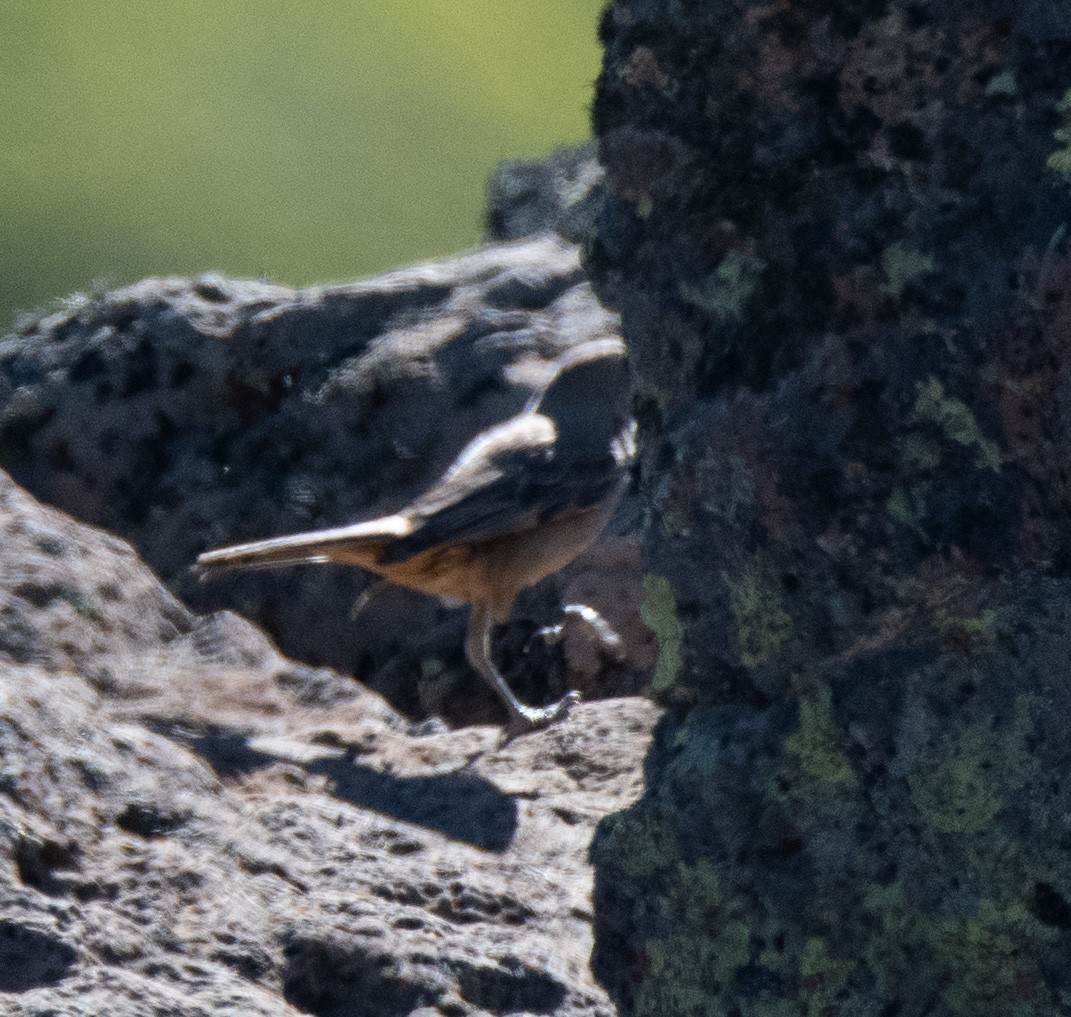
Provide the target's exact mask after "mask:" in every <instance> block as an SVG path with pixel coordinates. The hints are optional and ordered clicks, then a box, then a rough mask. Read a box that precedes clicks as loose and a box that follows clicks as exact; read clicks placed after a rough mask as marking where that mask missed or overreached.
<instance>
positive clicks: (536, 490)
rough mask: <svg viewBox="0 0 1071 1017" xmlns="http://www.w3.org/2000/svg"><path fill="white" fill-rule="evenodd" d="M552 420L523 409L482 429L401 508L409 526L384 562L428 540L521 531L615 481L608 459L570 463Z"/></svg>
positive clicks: (596, 495)
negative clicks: (441, 472) (429, 484)
mask: <svg viewBox="0 0 1071 1017" xmlns="http://www.w3.org/2000/svg"><path fill="white" fill-rule="evenodd" d="M556 439H557V430H556V428H555V426H554V423H553V421H551V420H550V419H548V418H547V417H545V416H542V415H541V414H538V413H525V414H521V415H520V416H518V417H514V418H513V419H512V420H508V421H506V422H505V423H503V424H501V425H499V426H498V427H495V428H493V429H492V430H490V431H487V432H485V433H484V434H482V435H480V436H479V437H478V438H476V439H475V440H474V441H473V442H472V443H471V444H470V445H468V446H467V447H466V448H465V450H464V451H463V452H462V453H461V455H460V456H459V457H458V459H457V461H456V462H455V463H454V465H453V466H452V467H451V468H450V470H449V471H448V472H447V473H446V475H445V476H444V477H443V478H442V480H441V481H439V483H437V484H436V485H435V486H434V487H433V488H431V489H430V490H429V491H428V492H427V493H426V494H424V495H422V496H421V497H420V498H418V499H417V500H416V501H415V502H414V503H413V504H412V506H411V507H410V509H409V510H408V511H407V513H406V515H407V516H408V518H409V519H410V521H411V522H412V524H413V532H412V533H411V534H410V535H408V536H404V537H401V538H400V539H398V540H395V541H393V542H392V543H391V544H390V545H389V546H388V547H387V548H386V550H385V551H384V554H383V557H382V558H381V561H382V562H383V563H384V564H389V563H391V562H399V561H405V560H406V559H407V558H410V557H412V556H413V555H415V554H419V553H420V552H421V551H425V550H427V549H428V548H430V547H435V546H437V545H440V544H452V543H457V542H462V541H468V540H488V539H491V538H494V537H498V536H505V535H507V534H510V533H523V532H524V531H526V530H529V529H532V528H533V527H535V526H538V525H539V524H540V523H541V522H542V521H544V520H546V519H549V518H553V517H554V516H557V515H560V514H561V513H562V512H565V511H567V510H568V509H569V508H572V507H575V508H583V507H586V506H588V505H591V504H594V503H595V502H597V501H599V500H601V499H602V498H603V497H607V496H609V495H610V494H611V493H612V491H613V490H614V487H615V486H616V485H617V484H618V483H619V482H620V473H619V471H618V470H617V469H616V468H615V467H614V463H613V461H612V459H610V458H609V457H608V458H607V463H606V464H605V466H604V465H603V464H591V463H570V462H569V461H568V456H567V451H568V450H563V449H560V448H559V447H558V445H557V442H556Z"/></svg>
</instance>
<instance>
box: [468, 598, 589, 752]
mask: <svg viewBox="0 0 1071 1017" xmlns="http://www.w3.org/2000/svg"><path fill="white" fill-rule="evenodd" d="M493 625H494V622H493V618H492V614H491V611H490V610H489V609H488V608H487V607H486V606H485V605H483V604H475V605H473V608H472V615H471V616H470V617H469V631H468V635H467V636H466V637H465V656H466V657H468V661H469V663H470V664H471V665H472V666H473V667H474V668H475V669H476V671H477V672H478V673H479V675H480V677H481V678H483V680H484V681H485V682H487V684H488V685H490V686H491V688H493V689H494V690H495V693H496V694H497V695H498V697H499V699H501V700H502V702H503V704H505V707H506V709H507V710H508V711H509V716H510V721H509V725H508V726H507V731H508V733H509V734H510V735H516V734H522V733H523V732H525V731H534V730H535V729H536V728H540V727H547V726H548V725H549V724H553V723H554V722H555V721H558V720H561V719H562V718H563V717H565V716H566V715H567V714H568V713H569V711H570V710H571V709H572V708H573V707H574V706H575V705H576V704H577V703H578V702H580V693H578V692H569V693H567V694H566V695H565V696H563V697H562V698H561V699H559V700H558V702H556V703H551V704H550V705H549V706H543V707H536V706H525V705H524V703H522V702H521V701H520V700H519V699H518V698H517V697H516V696H515V695H514V694H513V692H512V690H511V689H510V687H509V686H508V685H507V684H506V679H505V678H503V677H502V675H501V674H499V673H498V669H497V668H496V667H495V665H494V662H493V661H492V660H491V628H492V626H493Z"/></svg>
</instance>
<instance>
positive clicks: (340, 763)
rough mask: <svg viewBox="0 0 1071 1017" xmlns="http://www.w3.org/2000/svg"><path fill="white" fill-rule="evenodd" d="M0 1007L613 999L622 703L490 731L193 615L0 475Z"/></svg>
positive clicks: (500, 1005) (582, 1002)
mask: <svg viewBox="0 0 1071 1017" xmlns="http://www.w3.org/2000/svg"><path fill="white" fill-rule="evenodd" d="M0 536H2V539H0V1012H3V1013H4V1014H10V1015H12V1017H30V1015H39V1014H43V1013H50V1014H63V1015H65V1017H74V1015H86V1017H90V1015H92V1017H96V1015H100V1014H105V1013H106V1014H109V1015H114V1017H126V1015H129V1017H135V1015H136V1017H142V1015H146V1014H167V1015H169V1017H195V1015H196V1017H201V1015H203V1017H209V1015H211V1017H221V1015H228V1014H231V1015H234V1017H250V1015H258V1014H259V1015H272V1017H282V1015H297V1014H321V1015H332V1017H372V1015H375V1017H393V1015H397V1017H403V1015H413V1017H417V1015H419V1017H434V1015H444V1017H463V1015H481V1014H506V1013H533V1014H555V1015H576V1017H580V1015H585V1017H596V1015H600V1017H608V1015H610V1014H612V1013H613V1007H612V1006H611V1005H610V1003H609V1001H608V1000H607V998H606V996H605V994H604V993H603V991H602V990H601V989H600V988H599V987H598V986H597V985H595V984H594V983H593V982H592V980H591V976H590V973H589V971H588V963H587V962H588V954H589V951H590V947H591V933H590V922H591V911H590V899H589V896H590V870H589V869H588V867H587V865H586V863H585V860H584V859H585V846H586V844H587V842H588V840H589V838H590V836H591V832H592V829H593V827H594V824H595V822H596V821H597V820H598V819H599V818H600V817H601V816H603V815H604V814H606V813H607V812H609V811H612V810H616V809H620V808H621V807H623V806H624V805H626V804H628V802H629V801H630V800H631V799H632V798H634V796H635V795H636V794H637V793H638V791H639V787H640V763H641V760H642V756H643V753H644V749H645V745H646V742H647V739H648V735H649V731H650V727H651V724H652V722H653V719H654V712H655V711H654V708H653V707H652V706H650V705H649V704H647V703H645V702H644V701H642V700H638V699H631V700H606V701H604V702H600V703H594V704H591V705H585V706H582V707H580V708H578V710H577V711H576V713H575V714H574V715H573V716H572V717H570V719H569V721H568V722H567V723H566V724H564V725H562V726H559V727H557V728H554V729H552V730H550V731H546V732H541V733H539V734H536V735H532V736H527V737H525V738H522V739H519V740H517V741H515V742H513V743H511V744H509V745H508V746H505V747H501V748H500V747H499V735H500V732H499V731H498V730H497V729H495V728H490V727H487V728H469V729H466V730H463V731H453V732H451V731H448V730H447V729H446V728H445V726H444V725H442V724H441V723H434V722H426V723H424V724H423V725H418V726H413V725H412V724H410V723H409V722H408V721H406V720H404V719H403V718H402V717H401V716H399V714H397V713H396V712H395V711H394V710H393V709H391V708H390V707H389V706H388V705H387V704H386V703H385V702H384V701H383V700H382V699H381V698H380V697H379V696H377V695H375V694H374V693H371V692H369V691H367V690H365V689H363V688H362V687H361V686H360V685H359V684H357V683H356V682H354V681H353V680H352V679H351V678H349V677H346V676H343V675H340V674H338V673H336V672H334V671H330V670H327V669H324V668H314V667H310V666H308V665H305V664H299V663H295V662H294V661H291V660H287V659H286V658H285V657H283V656H282V655H281V654H280V653H279V652H278V650H277V649H276V648H275V647H274V646H273V645H272V643H271V642H270V641H269V640H268V639H267V638H266V637H265V636H264V635H263V634H261V633H260V632H259V631H257V630H256V629H255V628H253V626H251V625H250V624H249V623H247V622H245V621H242V620H240V619H239V618H238V617H237V616H235V615H233V614H231V613H217V614H212V615H207V616H204V615H198V614H195V613H193V612H192V611H190V610H189V609H188V608H187V607H185V606H184V605H183V604H182V603H180V602H179V601H178V600H177V599H176V598H175V597H174V596H173V595H172V594H171V593H169V592H168V591H167V590H166V589H165V588H164V587H163V586H162V585H161V584H160V582H159V581H158V580H157V579H156V577H155V576H154V575H153V574H152V572H151V571H150V570H149V569H148V568H147V567H146V566H145V565H144V564H143V563H142V562H141V561H140V560H139V558H138V557H137V555H136V554H135V553H134V551H133V550H132V549H131V547H130V546H129V545H128V544H126V543H125V542H123V541H121V540H119V539H117V538H116V537H113V536H111V535H109V534H107V533H103V532H101V531H99V530H96V529H94V528H91V527H89V526H86V525H83V524H80V523H77V522H75V521H73V520H71V519H70V518H69V517H67V516H66V515H64V514H63V513H61V512H58V511H56V510H54V509H50V508H46V507H44V506H42V505H40V504H39V503H37V502H35V501H34V499H32V498H31V497H30V496H29V495H28V494H26V493H25V492H24V491H22V490H20V489H19V488H18V487H17V486H16V485H15V484H14V483H12V482H11V481H10V480H9V479H8V478H6V477H3V476H2V475H0Z"/></svg>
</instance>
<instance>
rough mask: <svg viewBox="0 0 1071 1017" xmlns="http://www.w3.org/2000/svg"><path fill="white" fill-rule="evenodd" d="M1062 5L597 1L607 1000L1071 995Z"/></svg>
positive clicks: (716, 1005) (997, 1010)
mask: <svg viewBox="0 0 1071 1017" xmlns="http://www.w3.org/2000/svg"><path fill="white" fill-rule="evenodd" d="M1062 27H1063V28H1065V29H1066V27H1067V25H1066V23H1064V24H1063V26H1062ZM1059 29H1060V19H1059V18H1054V17H1049V16H1047V15H1045V14H1043V13H1041V7H1040V6H1038V5H1034V7H1029V8H1027V7H1024V8H1021V9H1020V8H1016V7H1013V6H1009V5H1000V4H997V5H992V4H989V5H982V6H978V5H974V6H971V5H962V4H953V5H944V6H940V5H937V6H935V5H919V4H913V3H899V2H880V3H863V4H859V3H854V4H853V3H833V4H813V3H797V4H774V5H770V4H751V3H738V4H724V3H723V4H694V3H681V4H663V5H657V4H651V3H648V2H645V0H616V2H614V3H613V4H611V5H610V7H609V8H608V9H607V11H606V13H605V16H604V19H603V28H602V31H603V39H604V42H605V44H606V62H605V64H604V68H603V73H602V76H601V78H600V82H599V90H598V96H597V99H596V103H595V120H596V129H597V133H598V136H599V145H600V154H601V157H602V161H603V163H604V165H605V167H606V171H607V177H606V180H605V182H604V185H603V194H604V205H603V208H602V209H601V210H600V212H599V214H598V216H597V230H596V236H595V239H594V241H593V243H592V244H591V245H590V249H589V258H588V263H589V265H590V267H591V270H592V272H593V278H594V280H595V283H596V286H597V289H598V291H599V292H600V293H601V294H602V295H603V296H604V297H605V298H607V299H608V300H609V301H610V302H611V304H612V305H613V306H615V307H616V308H617V309H619V310H620V312H621V315H622V322H623V333H624V335H625V338H626V341H627V343H628V344H629V348H630V355H631V357H632V361H633V364H634V367H635V369H636V374H637V386H638V392H639V401H640V405H639V417H640V424H641V428H640V439H641V441H640V445H641V450H640V454H641V468H640V489H641V496H642V497H643V499H644V501H645V504H646V508H647V511H646V512H645V513H644V515H643V519H644V521H645V526H644V530H643V535H642V539H643V544H644V552H645V561H646V562H647V570H648V572H649V575H648V576H647V577H646V580H645V582H646V583H647V588H648V598H647V601H646V602H645V607H644V610H645V616H646V617H647V618H648V620H649V621H650V623H651V624H652V626H653V627H654V628H655V630H656V632H657V636H658V643H659V650H660V654H659V663H658V668H657V671H656V679H655V684H656V686H657V688H658V691H659V694H660V695H661V696H662V697H663V698H664V700H665V701H666V702H667V703H669V704H671V705H672V706H673V710H672V711H671V712H670V714H669V715H668V716H667V717H666V719H665V720H664V721H663V722H662V724H661V726H660V728H659V731H658V735H657V737H656V742H655V747H654V749H653V750H652V754H651V757H650V759H649V761H648V767H647V786H646V793H645V795H644V797H643V798H642V799H641V801H640V802H638V803H637V804H636V805H635V806H634V807H633V808H632V809H631V810H630V811H628V812H627V813H625V814H623V815H620V816H616V817H613V818H612V819H608V820H607V821H605V822H604V823H603V824H602V826H601V828H600V832H599V834H598V836H597V838H596V842H595V846H594V858H595V861H596V865H597V881H596V915H597V917H596V929H597V941H596V943H597V945H596V951H595V965H596V970H597V972H598V975H599V977H600V979H601V980H602V981H603V983H604V984H605V985H606V986H607V987H608V988H609V989H610V990H611V993H612V995H613V996H614V998H615V999H616V1000H617V1001H618V1002H619V1003H620V1004H621V1005H622V1007H623V1009H624V1010H625V1011H626V1012H628V1013H636V1014H645V1015H646V1014H650V1015H653V1014H657V1015H659V1017H677V1015H699V1014H722V1013H724V1014H736V1013H739V1014H756V1015H757V1014H778V1015H784V1014H824V1015H841V1014H843V1015H847V1014H859V1013H867V1014H883V1015H887V1017H892V1015H896V1017H921V1015H923V1014H926V1015H953V1014H955V1015H963V1017H987V1015H994V1017H995V1015H1008V1014H1021V1015H1024V1017H1025V1015H1028V1014H1029V1015H1034V1014H1046V1015H1048V1014H1052V1015H1056V1014H1059V1013H1063V1012H1065V1011H1066V1010H1067V1008H1068V1005H1069V1000H1071V961H1069V959H1068V958H1069V956H1071V955H1069V954H1068V950H1067V946H1068V944H1067V942H1065V939H1064V937H1065V935H1066V933H1065V931H1064V927H1063V915H1064V910H1065V904H1066V901H1068V900H1071V897H1069V896H1068V895H1069V893H1071V885H1069V884H1068V881H1067V873H1068V872H1069V871H1071V840H1069V838H1068V836H1067V830H1066V816H1067V815H1068V814H1069V809H1071V798H1069V797H1068V795H1069V791H1068V788H1067V787H1066V782H1065V781H1064V780H1063V779H1062V776H1061V775H1062V774H1063V773H1065V772H1066V771H1067V769H1068V767H1069V765H1071V743H1069V742H1068V739H1067V738H1066V736H1065V734H1064V733H1063V732H1062V731H1060V730H1059V725H1058V722H1056V723H1055V724H1054V719H1055V718H1057V717H1059V716H1060V715H1061V714H1062V710H1063V707H1062V705H1061V704H1063V703H1064V702H1066V701H1067V699H1068V688H1069V686H1071V669H1069V664H1068V661H1069V660H1071V656H1069V654H1071V643H1069V639H1071V635H1069V633H1071V628H1069V621H1071V584H1069V583H1068V574H1069V573H1068V568H1067V563H1068V562H1069V561H1071V556H1069V555H1068V548H1069V546H1071V545H1069V543H1068V533H1069V532H1071V531H1069V528H1068V504H1069V499H1068V487H1067V477H1068V475H1069V473H1068V460H1067V449H1068V448H1069V447H1071V440H1069V439H1071V411H1069V403H1068V393H1069V392H1071V386H1069V385H1068V379H1067V373H1068V366H1067V365H1068V364H1069V363H1071V358H1069V356H1068V336H1069V335H1071V330H1069V327H1068V323H1069V315H1068V308H1069V307H1071V257H1069V253H1068V250H1067V244H1066V236H1065V233H1066V223H1067V222H1068V220H1069V217H1071V191H1069V189H1068V187H1067V180H1066V179H1064V176H1066V174H1067V172H1068V169H1069V167H1071V161H1069V160H1068V155H1067V137H1068V130H1067V124H1066V117H1067V112H1066V110H1067V102H1066V99H1065V97H1064V94H1065V89H1066V88H1067V86H1068V82H1069V81H1071V35H1069V34H1068V32H1066V31H1060V30H1059ZM1062 99H1063V100H1064V101H1063V103H1062V104H1061V100H1062ZM1054 131H1056V132H1057V133H1056V134H1055V135H1054V133H1053V132H1054Z"/></svg>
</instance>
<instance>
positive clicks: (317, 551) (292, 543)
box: [193, 515, 412, 582]
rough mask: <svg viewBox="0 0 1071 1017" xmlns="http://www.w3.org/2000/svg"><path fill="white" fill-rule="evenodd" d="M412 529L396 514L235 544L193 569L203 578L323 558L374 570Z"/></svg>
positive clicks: (203, 558) (210, 554) (201, 559)
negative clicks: (391, 544)
mask: <svg viewBox="0 0 1071 1017" xmlns="http://www.w3.org/2000/svg"><path fill="white" fill-rule="evenodd" d="M411 529H412V524H411V523H410V521H409V520H408V519H407V518H406V517H405V516H401V515H395V516H384V517H382V518H381V519H370V520H369V521H368V522H365V523H355V524H354V525H352V526H340V527H338V528H337V529H332V530H314V531H313V532H311V533H296V534H293V535H292V536H289V537H275V538H274V539H272V540H258V541H256V542H254V543H252V544H235V545H233V546H232V547H221V548H219V549H217V550H215V551H206V552H205V553H204V554H202V555H199V556H198V558H197V562H196V563H195V564H194V566H193V571H194V572H196V573H197V575H198V577H199V578H200V579H201V581H202V582H203V581H204V580H205V579H208V578H210V577H212V576H214V575H218V574H219V573H221V572H226V571H229V570H230V569H273V568H281V567H283V566H284V565H309V564H320V563H323V562H339V563H341V564H346V565H360V566H362V567H363V568H369V569H372V570H373V571H374V570H375V563H376V561H377V560H378V558H379V556H380V554H382V552H383V549H384V547H385V546H386V545H387V544H388V543H389V542H390V541H392V540H396V539H397V538H399V537H404V536H407V535H408V534H409V532H410V530H411Z"/></svg>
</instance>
